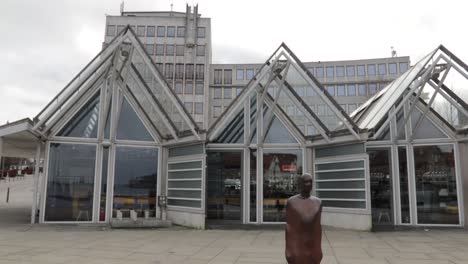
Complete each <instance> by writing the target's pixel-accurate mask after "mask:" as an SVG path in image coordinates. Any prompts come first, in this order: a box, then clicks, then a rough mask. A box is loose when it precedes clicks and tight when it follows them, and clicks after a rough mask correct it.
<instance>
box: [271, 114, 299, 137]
mask: <svg viewBox="0 0 468 264" xmlns="http://www.w3.org/2000/svg"><path fill="white" fill-rule="evenodd" d="M265 122H267V120H265ZM264 129H266V134H265V139H264V142H265V143H297V141H296V140H295V139H294V137H293V136H292V135H291V133H289V131H288V130H287V129H286V127H285V126H284V125H283V124H282V123H281V121H279V119H278V118H276V116H275V117H273V120H272V121H271V125H270V127H264Z"/></svg>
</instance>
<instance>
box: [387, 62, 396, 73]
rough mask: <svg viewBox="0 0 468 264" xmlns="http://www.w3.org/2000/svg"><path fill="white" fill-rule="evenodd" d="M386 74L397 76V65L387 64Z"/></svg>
mask: <svg viewBox="0 0 468 264" xmlns="http://www.w3.org/2000/svg"><path fill="white" fill-rule="evenodd" d="M388 73H389V74H397V73H398V70H397V64H396V63H389V64H388Z"/></svg>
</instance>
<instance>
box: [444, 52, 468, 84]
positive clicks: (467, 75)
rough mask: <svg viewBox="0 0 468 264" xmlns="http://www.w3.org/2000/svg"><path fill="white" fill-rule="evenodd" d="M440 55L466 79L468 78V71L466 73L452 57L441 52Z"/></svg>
mask: <svg viewBox="0 0 468 264" xmlns="http://www.w3.org/2000/svg"><path fill="white" fill-rule="evenodd" d="M440 57H442V58H443V59H444V60H445V61H447V63H448V64H449V65H450V66H452V67H453V68H454V69H455V70H457V72H459V73H460V74H461V75H463V76H464V77H465V78H466V79H468V73H466V72H465V71H464V70H463V69H461V68H460V66H459V65H458V64H456V63H453V60H452V59H451V58H447V56H445V54H440Z"/></svg>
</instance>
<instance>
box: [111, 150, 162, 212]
mask: <svg viewBox="0 0 468 264" xmlns="http://www.w3.org/2000/svg"><path fill="white" fill-rule="evenodd" d="M114 174H115V176H114V204H113V213H114V217H115V216H116V212H117V211H120V212H122V214H123V216H124V217H129V216H130V210H134V211H136V213H137V215H138V217H144V215H145V211H148V212H149V215H150V217H156V189H157V187H156V186H157V175H158V150H157V149H150V148H136V147H117V148H116V152H115V172H114Z"/></svg>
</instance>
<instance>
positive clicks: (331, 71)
mask: <svg viewBox="0 0 468 264" xmlns="http://www.w3.org/2000/svg"><path fill="white" fill-rule="evenodd" d="M334 75H335V67H333V66H328V67H327V77H328V78H330V77H333V76H334Z"/></svg>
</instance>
